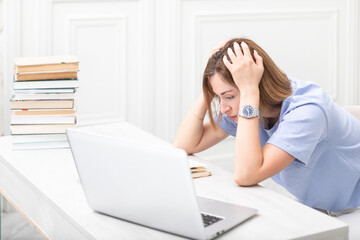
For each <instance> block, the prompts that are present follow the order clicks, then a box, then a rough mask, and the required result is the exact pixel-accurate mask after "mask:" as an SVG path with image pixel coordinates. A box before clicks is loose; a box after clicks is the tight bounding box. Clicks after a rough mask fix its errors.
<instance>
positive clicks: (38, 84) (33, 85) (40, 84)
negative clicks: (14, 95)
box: [14, 80, 79, 90]
mask: <svg viewBox="0 0 360 240" xmlns="http://www.w3.org/2000/svg"><path fill="white" fill-rule="evenodd" d="M77 87H79V81H78V80H50V81H47V80H41V81H22V82H14V89H15V90H18V89H39V88H40V89H44V88H77Z"/></svg>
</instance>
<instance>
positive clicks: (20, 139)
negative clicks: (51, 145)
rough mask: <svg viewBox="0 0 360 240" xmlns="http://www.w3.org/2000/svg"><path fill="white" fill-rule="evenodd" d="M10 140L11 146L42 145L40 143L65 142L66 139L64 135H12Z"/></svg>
mask: <svg viewBox="0 0 360 240" xmlns="http://www.w3.org/2000/svg"><path fill="white" fill-rule="evenodd" d="M11 140H12V143H13V144H20V143H33V142H36V143H42V142H65V141H67V137H66V134H65V133H58V134H27V135H12V136H11Z"/></svg>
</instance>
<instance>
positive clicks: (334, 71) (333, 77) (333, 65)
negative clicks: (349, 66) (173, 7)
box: [192, 8, 339, 100]
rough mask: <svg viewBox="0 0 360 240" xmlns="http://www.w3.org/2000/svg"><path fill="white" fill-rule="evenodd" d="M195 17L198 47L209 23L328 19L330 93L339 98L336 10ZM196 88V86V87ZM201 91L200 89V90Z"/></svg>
mask: <svg viewBox="0 0 360 240" xmlns="http://www.w3.org/2000/svg"><path fill="white" fill-rule="evenodd" d="M192 17H193V22H194V26H196V27H195V28H194V36H195V38H194V42H195V43H194V44H195V45H196V46H197V47H198V46H200V44H201V43H200V42H202V41H204V40H203V39H202V36H201V28H202V27H203V25H204V24H209V23H219V22H225V23H233V22H238V21H266V22H268V21H273V20H287V19H288V20H289V19H291V20H294V19H314V20H316V19H326V20H328V21H329V23H330V24H329V25H330V26H331V31H330V32H331V36H329V38H328V39H329V41H330V42H331V43H330V48H329V56H331V58H330V61H329V65H330V66H329V69H331V74H330V80H329V81H330V82H331V84H329V89H328V93H329V94H330V96H332V98H333V99H334V100H337V98H338V88H337V86H338V83H339V82H338V66H339V65H338V58H337V56H338V12H337V10H336V9H333V8H331V9H328V8H324V9H307V10H288V9H287V10H286V11H285V10H269V11H245V12H231V13H226V12H204V11H201V12H198V13H196V14H195V15H193V16H192ZM197 50H198V52H197V53H196V61H195V62H196V63H197V66H196V68H195V72H194V79H197V78H198V76H199V75H200V73H199V71H200V70H201V68H200V66H199V63H200V62H201V55H200V52H199V51H200V48H199V47H198V49H197ZM195 87H196V86H195ZM198 90H199V89H198Z"/></svg>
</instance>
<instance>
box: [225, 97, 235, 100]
mask: <svg viewBox="0 0 360 240" xmlns="http://www.w3.org/2000/svg"><path fill="white" fill-rule="evenodd" d="M233 98H234V96H230V97H225V99H227V100H231V99H233Z"/></svg>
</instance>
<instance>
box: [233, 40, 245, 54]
mask: <svg viewBox="0 0 360 240" xmlns="http://www.w3.org/2000/svg"><path fill="white" fill-rule="evenodd" d="M234 51H235V54H236V56H238V57H242V56H243V53H242V52H241V48H240V45H239V44H238V43H237V42H234Z"/></svg>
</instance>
